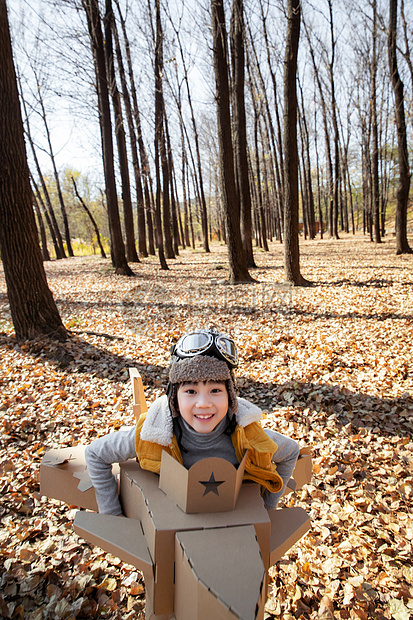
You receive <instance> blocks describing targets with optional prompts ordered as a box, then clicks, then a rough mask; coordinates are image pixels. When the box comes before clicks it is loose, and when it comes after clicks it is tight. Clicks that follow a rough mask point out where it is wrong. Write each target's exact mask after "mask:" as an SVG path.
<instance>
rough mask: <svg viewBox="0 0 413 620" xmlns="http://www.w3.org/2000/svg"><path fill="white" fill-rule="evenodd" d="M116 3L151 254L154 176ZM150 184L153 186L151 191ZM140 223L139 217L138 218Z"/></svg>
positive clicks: (118, 7)
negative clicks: (126, 69)
mask: <svg viewBox="0 0 413 620" xmlns="http://www.w3.org/2000/svg"><path fill="white" fill-rule="evenodd" d="M115 3H116V7H117V9H118V13H119V19H120V22H121V26H122V33H123V38H124V41H125V50H126V60H127V63H128V74H129V83H130V90H131V95H132V102H133V116H134V119H135V126H136V134H137V136H136V137H137V140H138V146H139V155H140V158H141V174H142V180H143V193H144V197H145V208H146V218H147V224H148V246H149V254H151V255H154V254H155V247H154V239H153V223H152V213H153V211H154V209H153V200H151V194H152V178H151V173H150V167H149V160H148V156H147V154H146V149H145V144H144V142H143V137H142V128H141V120H140V114H139V107H138V99H137V96H136V87H135V79H134V74H133V67H132V58H131V54H130V45H129V39H128V36H127V32H126V24H125V20H124V18H123V15H122V12H121V10H120V6H119V1H118V0H115ZM148 184H149V185H150V187H151V192H150V191H149V186H148ZM138 218H139V213H138ZM138 225H139V219H138ZM138 234H139V233H138ZM138 243H139V236H138Z"/></svg>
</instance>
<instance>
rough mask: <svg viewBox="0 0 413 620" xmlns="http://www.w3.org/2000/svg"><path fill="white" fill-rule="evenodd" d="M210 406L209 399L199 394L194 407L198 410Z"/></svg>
mask: <svg viewBox="0 0 413 620" xmlns="http://www.w3.org/2000/svg"><path fill="white" fill-rule="evenodd" d="M210 405H211V403H210V401H209V398H208V396H207V395H206V394H200V395H199V398H198V400H197V403H196V406H197V407H199V408H202V407H209V406H210Z"/></svg>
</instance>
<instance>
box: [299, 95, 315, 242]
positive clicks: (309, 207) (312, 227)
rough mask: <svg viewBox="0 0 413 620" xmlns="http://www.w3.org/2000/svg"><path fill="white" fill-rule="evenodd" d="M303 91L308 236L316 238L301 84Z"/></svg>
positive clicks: (302, 104)
mask: <svg viewBox="0 0 413 620" xmlns="http://www.w3.org/2000/svg"><path fill="white" fill-rule="evenodd" d="M300 92H301V110H302V112H301V119H302V132H301V140H302V148H303V155H302V159H303V174H304V178H305V182H306V196H307V217H308V220H307V224H308V236H309V238H310V239H315V235H316V230H315V213H314V194H313V186H312V183H311V158H310V136H309V132H308V127H307V119H306V114H305V105H304V95H303V91H302V88H301V84H300Z"/></svg>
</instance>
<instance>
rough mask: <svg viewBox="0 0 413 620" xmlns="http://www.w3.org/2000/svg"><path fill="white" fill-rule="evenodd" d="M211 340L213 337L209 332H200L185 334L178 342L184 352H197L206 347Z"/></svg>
mask: <svg viewBox="0 0 413 620" xmlns="http://www.w3.org/2000/svg"><path fill="white" fill-rule="evenodd" d="M211 342H212V338H211V336H210V335H209V334H204V333H202V332H200V333H195V334H187V335H186V336H184V337H183V338H182V340H181V341H180V342H179V343H178V347H179V349H180V350H181V351H182V352H183V353H197V352H198V351H203V350H204V349H206V348H207V347H208V346H209V345H210V344H211Z"/></svg>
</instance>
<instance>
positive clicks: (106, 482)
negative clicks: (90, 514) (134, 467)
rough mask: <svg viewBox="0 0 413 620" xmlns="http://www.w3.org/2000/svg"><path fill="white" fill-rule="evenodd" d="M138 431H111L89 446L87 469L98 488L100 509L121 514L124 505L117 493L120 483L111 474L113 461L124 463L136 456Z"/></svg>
mask: <svg viewBox="0 0 413 620" xmlns="http://www.w3.org/2000/svg"><path fill="white" fill-rule="evenodd" d="M135 431H136V428H135V427H132V428H130V429H128V430H126V431H118V432H116V433H110V434H109V435H105V436H104V437H100V438H99V439H96V440H95V441H93V442H92V443H91V444H89V445H88V446H86V449H85V458H86V464H87V470H88V473H89V476H90V479H91V481H92V484H93V486H94V488H95V493H96V500H97V504H98V507H99V512H100V513H103V514H111V515H120V514H122V508H121V505H120V501H119V495H118V483H117V480H116V478H115V476H114V475H113V474H112V464H113V463H122V462H123V461H127V460H128V459H131V458H134V457H135V456H136V452H135Z"/></svg>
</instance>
